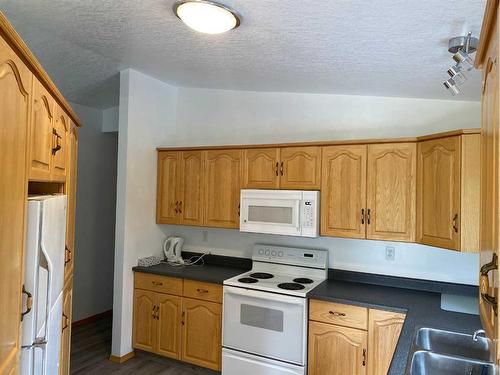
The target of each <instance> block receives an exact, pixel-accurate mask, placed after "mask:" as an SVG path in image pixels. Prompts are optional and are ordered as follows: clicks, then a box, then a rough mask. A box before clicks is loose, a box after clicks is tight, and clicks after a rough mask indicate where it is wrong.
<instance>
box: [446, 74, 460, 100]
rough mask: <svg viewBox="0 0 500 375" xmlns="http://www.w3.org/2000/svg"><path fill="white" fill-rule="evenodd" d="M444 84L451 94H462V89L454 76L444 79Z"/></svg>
mask: <svg viewBox="0 0 500 375" xmlns="http://www.w3.org/2000/svg"><path fill="white" fill-rule="evenodd" d="M443 85H444V87H446V89H447V90H448V92H449V93H450V94H451V95H453V96H455V95H458V94H460V90H459V89H458V87H457V84H456V82H455V80H454V79H453V78H449V79H448V80H447V81H444V82H443Z"/></svg>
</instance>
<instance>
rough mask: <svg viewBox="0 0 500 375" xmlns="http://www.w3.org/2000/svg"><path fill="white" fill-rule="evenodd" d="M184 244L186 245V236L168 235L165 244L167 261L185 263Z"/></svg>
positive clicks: (164, 251) (164, 250) (164, 249)
mask: <svg viewBox="0 0 500 375" xmlns="http://www.w3.org/2000/svg"><path fill="white" fill-rule="evenodd" d="M182 245H184V238H182V237H168V238H167V239H166V240H165V243H164V244H163V253H164V254H165V258H166V259H167V262H172V263H178V264H184V260H183V259H182V254H181V253H182Z"/></svg>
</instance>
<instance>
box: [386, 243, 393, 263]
mask: <svg viewBox="0 0 500 375" xmlns="http://www.w3.org/2000/svg"><path fill="white" fill-rule="evenodd" d="M385 260H388V261H390V262H394V260H396V248H395V247H394V246H386V247H385Z"/></svg>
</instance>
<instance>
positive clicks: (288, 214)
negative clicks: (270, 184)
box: [240, 190, 302, 236]
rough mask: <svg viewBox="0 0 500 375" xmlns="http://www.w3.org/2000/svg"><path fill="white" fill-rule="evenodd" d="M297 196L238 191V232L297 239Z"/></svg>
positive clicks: (289, 193)
mask: <svg viewBox="0 0 500 375" xmlns="http://www.w3.org/2000/svg"><path fill="white" fill-rule="evenodd" d="M301 198H302V193H301V192H296V191H283V190H282V191H280V192H274V191H265V190H264V191H255V190H242V191H241V202H240V205H241V217H240V231H241V232H253V233H268V234H283V235H291V236H300V234H301V225H300V202H301Z"/></svg>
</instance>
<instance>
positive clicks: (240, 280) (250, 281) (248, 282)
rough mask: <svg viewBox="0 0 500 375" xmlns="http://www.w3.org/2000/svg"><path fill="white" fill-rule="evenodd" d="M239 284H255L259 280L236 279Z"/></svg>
mask: <svg viewBox="0 0 500 375" xmlns="http://www.w3.org/2000/svg"><path fill="white" fill-rule="evenodd" d="M238 281H239V282H240V283H245V284H253V283H257V282H258V281H259V280H257V279H254V278H252V277H242V278H241V279H238Z"/></svg>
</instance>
